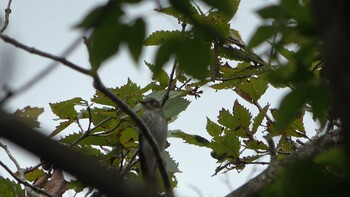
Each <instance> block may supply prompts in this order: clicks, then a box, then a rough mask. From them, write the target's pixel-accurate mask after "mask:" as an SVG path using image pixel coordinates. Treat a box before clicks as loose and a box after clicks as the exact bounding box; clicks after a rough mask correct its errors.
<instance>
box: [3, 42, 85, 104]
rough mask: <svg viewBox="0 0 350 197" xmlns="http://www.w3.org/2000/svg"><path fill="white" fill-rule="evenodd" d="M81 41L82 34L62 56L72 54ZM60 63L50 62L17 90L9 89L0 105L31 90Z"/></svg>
mask: <svg viewBox="0 0 350 197" xmlns="http://www.w3.org/2000/svg"><path fill="white" fill-rule="evenodd" d="M81 41H82V38H81V36H79V37H78V38H76V39H75V40H74V41H73V42H72V44H70V46H69V47H68V48H67V49H66V50H65V51H63V53H62V54H61V57H67V56H68V55H70V54H71V53H72V52H73V51H74V50H75V49H76V48H77V47H78V46H79V43H80V42H81ZM59 63H60V62H59V61H54V62H52V63H50V64H49V65H48V66H46V68H45V69H44V70H42V71H41V72H40V73H38V74H37V75H36V76H34V77H33V78H32V79H30V80H29V81H27V82H26V83H25V84H24V85H23V86H22V87H20V88H18V89H17V90H15V91H11V90H8V91H7V95H6V96H5V97H4V98H3V99H1V100H0V106H1V105H2V104H3V103H4V102H6V101H7V100H9V99H10V98H11V97H13V96H16V95H17V94H23V92H25V91H27V90H29V89H30V88H31V87H32V86H34V85H35V84H37V83H38V82H39V81H41V80H42V79H44V77H45V76H47V75H48V74H49V73H51V72H52V71H53V70H55V69H56V68H57V67H58V65H59Z"/></svg>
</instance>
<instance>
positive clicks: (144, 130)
mask: <svg viewBox="0 0 350 197" xmlns="http://www.w3.org/2000/svg"><path fill="white" fill-rule="evenodd" d="M94 87H95V88H96V89H97V90H99V91H100V92H102V93H103V94H104V95H106V96H107V97H108V98H109V99H111V100H112V101H113V102H114V103H116V104H117V105H118V107H119V108H120V109H121V110H122V111H123V112H124V113H126V114H127V115H129V116H130V118H131V119H132V120H133V121H134V122H135V123H136V124H137V126H138V127H139V128H140V131H141V132H142V135H143V136H145V138H146V139H147V141H148V142H149V143H150V145H151V148H152V150H153V152H154V155H155V157H156V160H157V164H158V168H159V172H160V174H161V176H162V179H163V184H164V188H165V190H166V192H167V196H168V197H172V196H174V194H173V191H172V188H171V183H170V180H169V177H168V174H167V171H166V169H165V166H164V163H163V159H162V157H161V154H160V151H159V148H158V146H157V144H156V141H155V139H154V137H153V136H152V135H151V133H150V131H149V130H148V128H147V126H146V124H145V123H144V122H143V121H142V120H141V118H140V117H138V116H137V114H135V113H134V112H133V111H132V109H130V107H129V106H128V105H127V104H126V103H124V101H122V100H121V99H120V98H118V97H117V96H116V95H114V94H113V93H112V92H111V91H109V90H108V89H107V88H106V87H105V86H104V85H103V84H102V82H101V80H100V78H99V77H98V76H97V75H96V76H95V77H94Z"/></svg>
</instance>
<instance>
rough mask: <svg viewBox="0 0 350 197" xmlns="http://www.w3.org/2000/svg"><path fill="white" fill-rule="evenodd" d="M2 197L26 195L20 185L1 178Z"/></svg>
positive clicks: (21, 196)
mask: <svg viewBox="0 0 350 197" xmlns="http://www.w3.org/2000/svg"><path fill="white" fill-rule="evenodd" d="M0 196H4V197H5V196H6V197H24V196H25V194H24V190H22V188H21V185H20V184H16V183H14V182H12V181H10V180H9V179H5V178H3V177H1V176H0Z"/></svg>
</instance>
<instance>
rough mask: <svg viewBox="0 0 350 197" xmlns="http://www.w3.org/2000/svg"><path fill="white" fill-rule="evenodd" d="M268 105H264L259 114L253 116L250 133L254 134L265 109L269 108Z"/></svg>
mask: <svg viewBox="0 0 350 197" xmlns="http://www.w3.org/2000/svg"><path fill="white" fill-rule="evenodd" d="M269 106H270V105H266V106H265V107H264V108H263V109H262V110H261V111H260V112H259V114H258V115H257V116H256V117H255V118H254V121H253V127H252V134H255V133H256V132H257V130H258V128H259V126H260V125H261V123H262V121H263V120H264V117H265V115H266V113H267V110H268V109H269Z"/></svg>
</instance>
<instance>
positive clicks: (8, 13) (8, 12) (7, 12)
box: [0, 0, 12, 33]
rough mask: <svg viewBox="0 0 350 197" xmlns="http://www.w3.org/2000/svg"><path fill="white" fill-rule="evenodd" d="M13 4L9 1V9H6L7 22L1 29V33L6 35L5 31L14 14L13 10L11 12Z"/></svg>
mask: <svg viewBox="0 0 350 197" xmlns="http://www.w3.org/2000/svg"><path fill="white" fill-rule="evenodd" d="M11 3H12V0H9V1H8V3H7V7H6V9H5V21H4V25H3V26H2V27H1V29H0V33H4V31H5V30H6V28H7V26H8V25H9V22H10V14H11V12H12V10H11Z"/></svg>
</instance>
